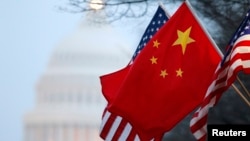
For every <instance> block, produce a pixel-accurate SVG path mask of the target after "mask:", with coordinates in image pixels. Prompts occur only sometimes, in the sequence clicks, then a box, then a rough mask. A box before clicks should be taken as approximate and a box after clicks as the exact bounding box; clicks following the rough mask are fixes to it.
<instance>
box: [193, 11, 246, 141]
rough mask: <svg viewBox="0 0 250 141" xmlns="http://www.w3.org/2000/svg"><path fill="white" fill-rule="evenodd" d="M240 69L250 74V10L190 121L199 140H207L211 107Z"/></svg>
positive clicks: (229, 44)
mask: <svg viewBox="0 0 250 141" xmlns="http://www.w3.org/2000/svg"><path fill="white" fill-rule="evenodd" d="M239 71H243V72H244V73H245V74H250V10H249V11H248V12H247V14H246V16H245V18H244V19H243V21H242V22H241V24H240V26H239V27H238V29H237V31H236V32H235V34H234V36H233V37H232V39H231V40H230V42H229V43H228V46H227V50H226V53H225V56H224V58H223V59H222V61H221V63H220V64H219V65H218V67H217V70H216V72H215V75H214V79H213V81H212V83H211V84H210V86H209V87H208V89H207V92H206V95H205V97H204V101H203V103H202V105H201V106H200V108H199V109H198V110H197V111H196V112H195V113H194V115H193V117H192V119H191V121H190V128H191V131H192V133H193V135H194V136H195V138H196V139H197V140H198V141H205V140H206V138H207V118H208V111H209V108H210V107H213V106H215V105H216V103H217V102H218V101H219V99H220V97H221V95H222V94H223V92H225V91H226V90H227V89H228V88H229V87H230V86H231V85H232V83H233V82H234V81H235V79H236V77H237V73H238V72H239Z"/></svg>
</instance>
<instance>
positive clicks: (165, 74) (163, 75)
mask: <svg viewBox="0 0 250 141" xmlns="http://www.w3.org/2000/svg"><path fill="white" fill-rule="evenodd" d="M167 75H168V73H167V71H166V70H161V74H160V76H161V77H163V78H165V77H166V76H167Z"/></svg>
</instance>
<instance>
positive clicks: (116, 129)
mask: <svg viewBox="0 0 250 141" xmlns="http://www.w3.org/2000/svg"><path fill="white" fill-rule="evenodd" d="M168 19H169V18H168V15H167V13H166V12H165V11H164V9H163V7H162V5H159V6H158V8H157V11H156V12H155V14H154V16H153V18H152V20H151V21H150V23H149V25H148V27H147V28H146V30H145V32H144V34H143V36H142V38H141V41H140V43H139V45H138V47H137V49H136V51H135V53H134V55H133V57H132V59H131V61H130V65H131V64H132V63H133V61H134V59H135V58H136V56H137V55H138V54H139V53H140V51H141V50H142V49H143V48H144V47H145V46H146V44H147V43H148V41H149V40H150V39H151V38H152V37H153V36H154V34H155V33H156V32H157V31H158V30H159V29H160V28H161V27H162V26H163V25H164V24H165V23H166V21H167V20H168ZM100 136H101V138H103V139H104V140H105V141H116V140H119V141H132V140H133V141H140V137H139V135H138V133H137V132H136V130H135V129H134V128H133V127H132V125H131V124H130V123H129V122H128V121H126V120H125V119H124V118H122V117H120V116H118V115H115V114H113V113H111V112H109V111H107V110H105V111H104V113H103V117H102V123H101V127H100ZM156 140H160V139H158V138H154V139H152V140H151V141H156Z"/></svg>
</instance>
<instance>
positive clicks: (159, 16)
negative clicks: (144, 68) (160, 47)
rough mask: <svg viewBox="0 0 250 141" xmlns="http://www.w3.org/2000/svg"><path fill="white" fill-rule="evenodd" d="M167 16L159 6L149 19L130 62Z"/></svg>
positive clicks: (164, 21)
mask: <svg viewBox="0 0 250 141" xmlns="http://www.w3.org/2000/svg"><path fill="white" fill-rule="evenodd" d="M168 19H169V18H168V16H167V15H166V12H165V11H164V9H162V7H161V6H159V7H158V9H157V11H156V13H155V15H154V17H153V18H152V20H151V21H150V23H149V25H148V27H147V29H146V30H145V32H144V34H143V36H142V38H141V41H140V43H139V45H138V46H137V49H136V51H135V53H134V55H133V57H132V60H131V61H132V62H133V60H134V59H135V58H136V56H137V55H138V54H139V53H140V51H141V50H142V49H143V48H144V47H145V46H146V44H147V43H148V41H149V40H150V39H151V38H152V37H153V36H154V34H155V33H156V32H157V31H158V30H159V29H160V28H161V27H162V26H163V25H164V24H165V23H166V22H167V20H168Z"/></svg>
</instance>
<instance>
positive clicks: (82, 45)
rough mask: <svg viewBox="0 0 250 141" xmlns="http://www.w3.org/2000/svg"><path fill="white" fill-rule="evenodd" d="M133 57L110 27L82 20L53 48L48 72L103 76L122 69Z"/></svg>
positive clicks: (127, 47)
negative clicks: (75, 28) (73, 30)
mask: <svg viewBox="0 0 250 141" xmlns="http://www.w3.org/2000/svg"><path fill="white" fill-rule="evenodd" d="M92 18H93V17H92ZM132 53H133V52H132V50H131V48H130V47H129V46H128V45H127V43H126V42H124V40H123V39H122V37H121V35H120V34H119V33H118V32H116V31H115V30H114V29H113V28H112V27H111V25H110V24H108V23H105V22H102V23H93V22H91V21H90V20H85V21H84V22H83V23H81V24H80V25H79V27H78V29H77V30H76V31H75V32H73V33H72V34H71V35H70V36H69V37H67V38H66V39H64V40H63V41H62V42H61V43H60V44H59V46H58V47H57V48H56V50H55V51H54V54H53V55H52V58H51V61H50V63H49V68H48V72H50V73H68V72H70V73H72V71H73V72H75V73H88V74H89V73H95V74H98V75H102V74H105V73H110V72H113V71H116V70H118V69H121V68H123V67H125V66H126V65H127V64H128V62H129V60H130V58H131V57H132Z"/></svg>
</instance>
